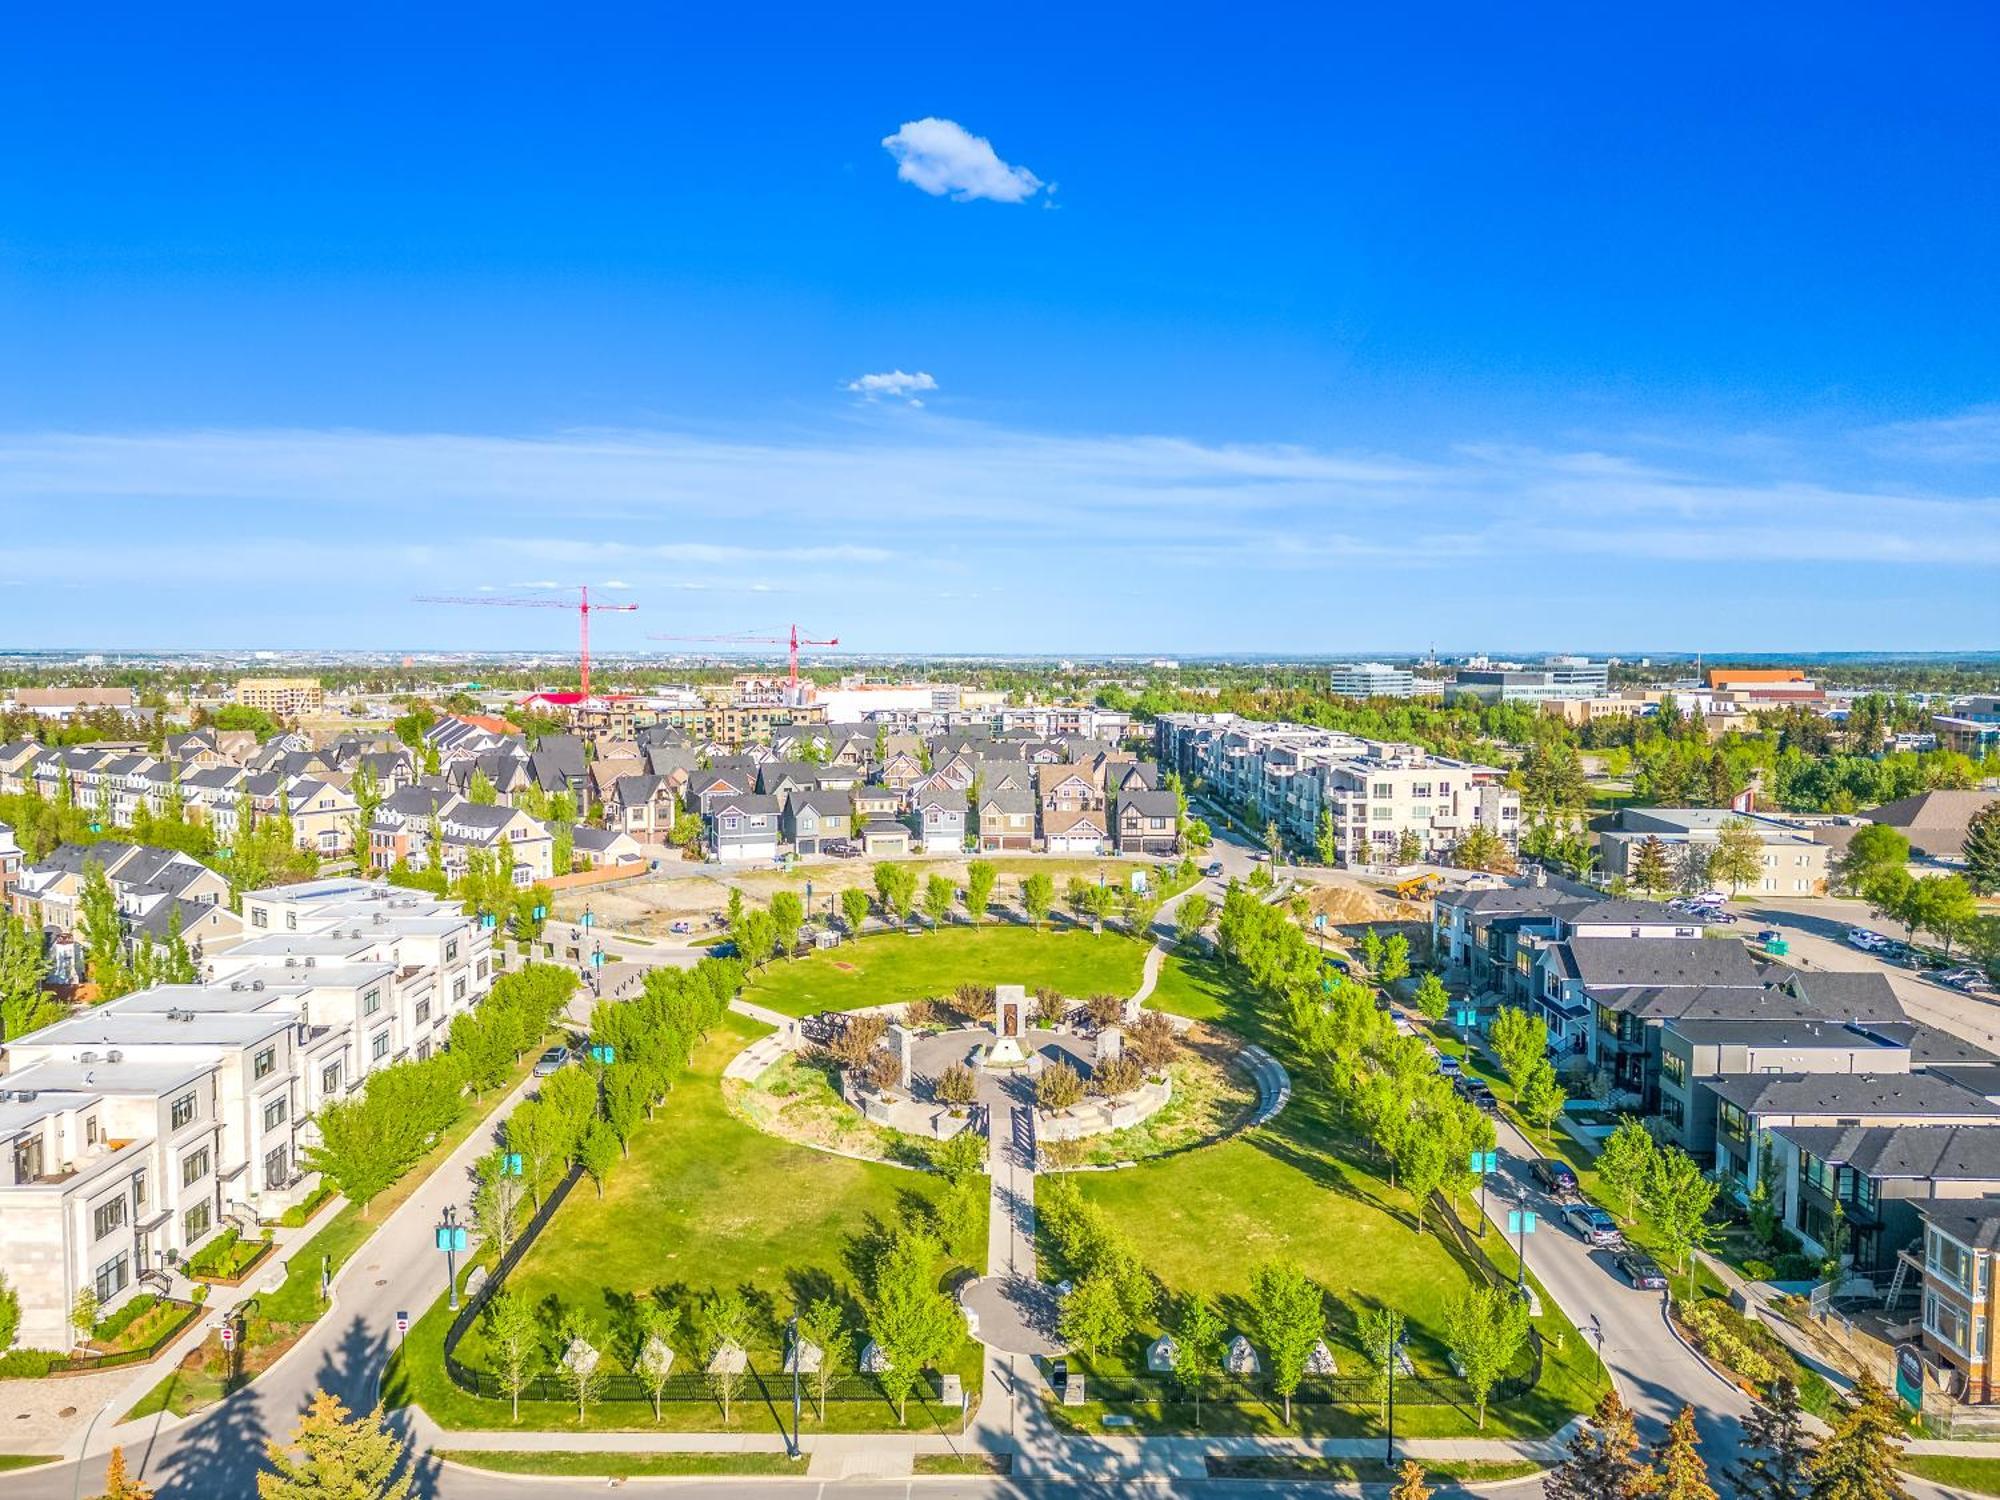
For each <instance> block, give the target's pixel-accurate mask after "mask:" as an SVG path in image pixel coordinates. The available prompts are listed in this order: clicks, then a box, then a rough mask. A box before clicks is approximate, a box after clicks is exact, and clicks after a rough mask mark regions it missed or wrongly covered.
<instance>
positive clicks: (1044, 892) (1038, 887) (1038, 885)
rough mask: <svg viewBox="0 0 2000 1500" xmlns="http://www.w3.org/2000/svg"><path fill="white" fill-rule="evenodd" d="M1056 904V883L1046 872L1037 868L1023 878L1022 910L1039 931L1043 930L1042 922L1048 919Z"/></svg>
mask: <svg viewBox="0 0 2000 1500" xmlns="http://www.w3.org/2000/svg"><path fill="white" fill-rule="evenodd" d="M1055 904H1056V883H1055V881H1054V880H1052V879H1051V878H1050V877H1049V876H1048V874H1047V873H1046V872H1044V871H1041V870H1037V871H1036V872H1035V873H1034V874H1032V875H1028V876H1025V877H1023V878H1022V881H1021V910H1022V911H1024V912H1026V913H1027V914H1028V920H1029V921H1030V922H1033V923H1034V924H1035V930H1036V931H1037V932H1039V931H1040V930H1041V926H1042V923H1043V922H1045V921H1047V920H1048V916H1049V912H1050V910H1051V909H1052V908H1053V907H1054V906H1055Z"/></svg>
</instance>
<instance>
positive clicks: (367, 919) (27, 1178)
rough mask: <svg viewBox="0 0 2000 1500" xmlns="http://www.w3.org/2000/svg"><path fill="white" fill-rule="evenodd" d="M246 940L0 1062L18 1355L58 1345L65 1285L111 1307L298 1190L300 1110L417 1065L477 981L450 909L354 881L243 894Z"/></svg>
mask: <svg viewBox="0 0 2000 1500" xmlns="http://www.w3.org/2000/svg"><path fill="white" fill-rule="evenodd" d="M243 904H244V912H245V917H246V920H247V921H248V923H249V926H250V928H251V930H252V931H253V932H255V933H257V934H260V935H259V936H257V937H255V938H253V939H252V940H250V941H246V942H244V943H242V944H240V945H238V946H237V947H236V948H234V949H232V950H231V951H229V952H228V953H226V954H221V955H217V956H215V957H213V958H211V959H209V960H208V961H207V962H206V963H205V964H204V970H205V974H204V978H203V980H202V981H201V982H200V983H196V984H188V985H161V986H156V987H154V988H152V989H147V990H142V991H138V992H136V993H134V994H130V995H126V996H122V997H121V998H119V999H117V1000H113V1001H109V1002H107V1003H105V1004H103V1005H98V1006H93V1007H90V1008H88V1009H86V1010H82V1011H79V1012H77V1013H76V1014H74V1015H71V1016H69V1017H67V1018H66V1019H64V1020H62V1021H59V1022H57V1023H56V1024H55V1025H52V1026H48V1027H45V1028H43V1029H42V1030H40V1031H37V1032H33V1033H30V1034H29V1035H27V1036H24V1037H18V1038H14V1039H11V1040H9V1041H8V1043H7V1045H6V1048H5V1051H4V1053H0V1269H4V1270H5V1271H6V1272H7V1275H8V1279H9V1281H10V1283H11V1285H12V1286H13V1287H14V1289H15V1290H16V1292H17V1293H19V1295H20V1297H21V1304H22V1328H21V1334H20V1337H21V1339H22V1341H23V1342H24V1343H27V1344H31V1345H39V1346H43V1347H62V1346H64V1345H65V1344H66V1343H67V1341H68V1326H67V1325H68V1312H69V1308H70V1307H71V1305H72V1304H73V1302H74V1300H75V1298H76V1295H77V1293H78V1292H79V1291H81V1290H83V1289H84V1288H86V1287H88V1288H91V1289H92V1290H94V1291H95V1292H97V1294H98V1295H99V1298H100V1300H101V1301H102V1302H103V1303H104V1304H105V1305H106V1306H107V1307H115V1306H116V1305H117V1303H118V1302H119V1301H120V1300H121V1299H122V1298H124V1297H125V1296H126V1295H128V1294H129V1293H130V1292H131V1290H132V1289H133V1288H134V1286H135V1285H137V1283H138V1282H139V1280H140V1279H141V1278H147V1279H149V1280H152V1281H153V1282H154V1284H155V1285H161V1283H160V1282H159V1281H158V1278H159V1277H160V1276H161V1275H162V1274H163V1272H164V1270H165V1269H166V1268H169V1267H171V1266H173V1265H175V1264H177V1263H178V1262H179V1261H180V1260H181V1259H183V1258H184V1257H185V1256H187V1255H188V1254H189V1253H190V1252H192V1251H193V1250H195V1249H196V1248H198V1247H199V1245H200V1244H201V1243H202V1242H203V1241H204V1240H205V1239H207V1238H208V1237H209V1236H210V1235H211V1234H213V1233H215V1232H216V1231H218V1230H219V1229H221V1228H223V1227H224V1226H225V1225H226V1224H228V1223H231V1222H239V1223H244V1224H252V1225H254V1223H255V1222H256V1221H257V1220H258V1219H260V1218H270V1217H272V1216H274V1215H276V1214H277V1213H279V1212H282V1211H283V1210H284V1209H285V1208H287V1207H289V1206H290V1205H292V1204H294V1203H296V1202H298V1201H299V1200H300V1199H301V1198H302V1197H303V1196H304V1195H305V1194H306V1193H307V1192H308V1191H309V1190H310V1189H311V1186H312V1180H311V1178H310V1175H309V1174H305V1173H303V1172H302V1171H301V1166H300V1161H301V1153H302V1152H303V1150H304V1149H305V1147H306V1146H308V1145H310V1144H312V1142H313V1140H314V1139H315V1137H314V1134H313V1127H312V1124H311V1119H312V1116H313V1115H314V1113H315V1112H316V1111H318V1110H319V1108H320V1107H321V1106H322V1105H324V1104H325V1103H326V1102H327V1101H328V1100H330V1099H337V1098H341V1097H343V1096H344V1095H346V1094H347V1093H349V1092H351V1091H352V1090H354V1089H355V1088H358V1087H359V1086H360V1085H361V1084H362V1082H363V1081H364V1080H365V1079H366V1077H367V1075H368V1074H369V1073H371V1072H373V1071H374V1070H375V1069H377V1068H382V1067H387V1066H389V1065H390V1064H392V1063H394V1062H396V1061H399V1060H401V1059H403V1058H407V1057H422V1056H427V1055H429V1053H430V1052H431V1051H433V1050H435V1049H436V1048H438V1047H440V1046H442V1045H443V1043H444V1038H445V1034H446V1029H447V1028H448V1026H449V1023H450V1020H451V1017H452V1016H454V1015H456V1014H458V1013H459V1012H461V1011H463V1010H465V1009H467V1008H468V1007H470V1006H471V1005H473V1004H475V1003H476V1002H477V1001H478V1000H479V999H480V998H481V997H482V996H483V995H484V994H485V993H486V991H487V989H488V988H489V987H490V985H491V972H492V954H491V937H490V934H488V933H487V932H486V931H485V930H484V929H483V928H482V927H480V926H479V924H478V923H477V922H476V921H474V920H473V919H472V918H470V917H468V916H467V915H466V914H465V912H464V910H463V908H461V907H460V906H459V905H458V904H457V903H456V902H449V901H438V900H434V899H432V898H430V897H428V896H424V895H421V894H419V893H414V892H409V891H403V890H399V889H395V888H392V887H389V886H386V885H381V884H377V883H371V882H367V881H359V880H324V881H312V882H306V883H304V884H301V885H297V886H289V887H283V888H280V889H277V890H272V891H261V892H252V893H249V894H247V895H246V896H245V897H244V903H243Z"/></svg>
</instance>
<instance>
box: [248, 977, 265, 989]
mask: <svg viewBox="0 0 2000 1500" xmlns="http://www.w3.org/2000/svg"><path fill="white" fill-rule="evenodd" d="M250 988H251V989H253V990H262V989H263V988H264V981H263V980H261V979H253V980H251V981H250Z"/></svg>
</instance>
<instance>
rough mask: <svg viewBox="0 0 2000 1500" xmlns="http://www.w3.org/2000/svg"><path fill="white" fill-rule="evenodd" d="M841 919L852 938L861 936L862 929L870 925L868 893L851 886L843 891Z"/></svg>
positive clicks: (841, 896)
mask: <svg viewBox="0 0 2000 1500" xmlns="http://www.w3.org/2000/svg"><path fill="white" fill-rule="evenodd" d="M840 918H841V920H842V921H843V922H845V923H846V924H847V931H848V934H849V935H850V936H852V937H859V936H861V929H862V928H863V927H865V926H866V925H867V923H868V893H867V892H866V891H864V890H862V889H861V888H860V887H859V886H850V887H848V889H846V890H844V891H842V892H841V893H840Z"/></svg>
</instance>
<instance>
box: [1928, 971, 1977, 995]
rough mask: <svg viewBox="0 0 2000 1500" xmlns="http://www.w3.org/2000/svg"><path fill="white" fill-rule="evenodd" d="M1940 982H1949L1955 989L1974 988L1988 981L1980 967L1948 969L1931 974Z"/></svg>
mask: <svg viewBox="0 0 2000 1500" xmlns="http://www.w3.org/2000/svg"><path fill="white" fill-rule="evenodd" d="M1931 978H1933V979H1935V980H1936V981H1937V982H1938V983H1939V984H1948V985H1950V986H1951V987H1952V988H1953V989H1955V990H1969V989H1974V988H1976V987H1977V986H1979V985H1982V984H1984V983H1985V982H1986V974H1985V972H1984V971H1983V970H1980V969H1946V970H1944V971H1942V972H1940V973H1936V974H1933V975H1931Z"/></svg>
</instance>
